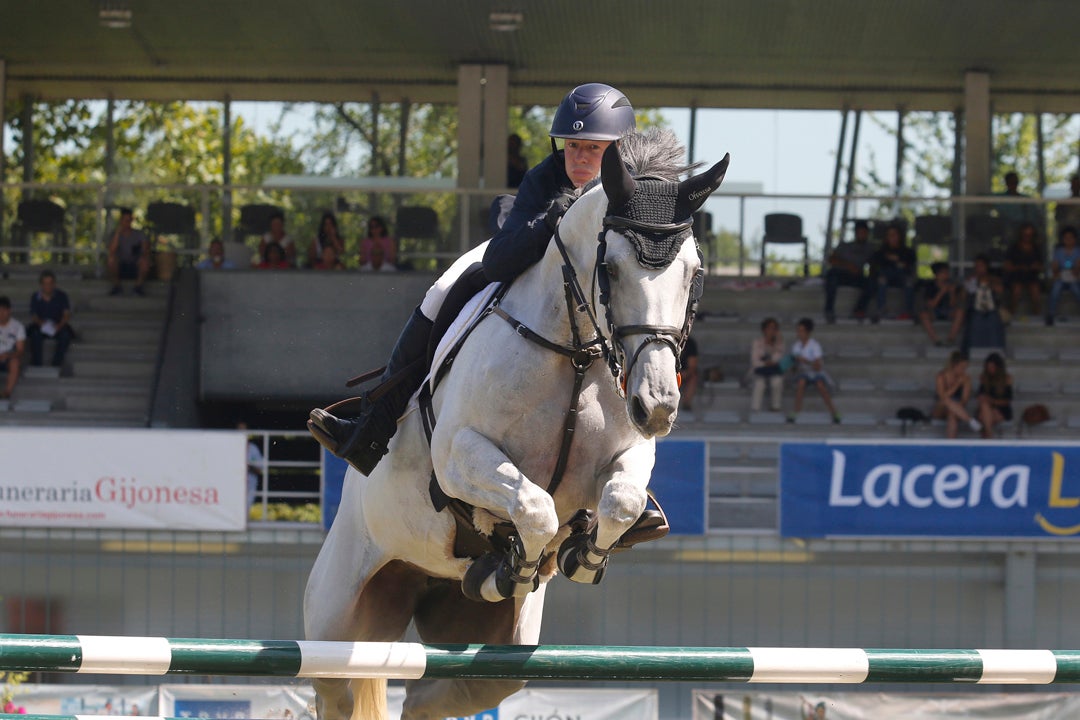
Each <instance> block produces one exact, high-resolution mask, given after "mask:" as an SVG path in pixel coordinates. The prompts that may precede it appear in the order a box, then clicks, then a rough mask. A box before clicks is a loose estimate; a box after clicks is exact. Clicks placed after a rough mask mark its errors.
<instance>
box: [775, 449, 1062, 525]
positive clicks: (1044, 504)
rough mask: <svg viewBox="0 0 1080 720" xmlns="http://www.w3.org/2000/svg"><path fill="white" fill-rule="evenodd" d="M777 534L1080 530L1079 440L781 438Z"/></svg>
mask: <svg viewBox="0 0 1080 720" xmlns="http://www.w3.org/2000/svg"><path fill="white" fill-rule="evenodd" d="M780 533H781V535H783V536H785V537H801V538H814V537H830V536H833V537H835V536H857V537H920V536H922V537H935V536H936V537H1044V538H1047V537H1067V536H1073V535H1077V534H1080V445H1064V444H1062V445H1051V444H1037V443H994V442H983V443H978V444H970V445H961V444H952V443H942V444H925V445H920V444H913V443H872V444H871V443H866V444H862V443H785V444H784V445H782V446H781V449H780Z"/></svg>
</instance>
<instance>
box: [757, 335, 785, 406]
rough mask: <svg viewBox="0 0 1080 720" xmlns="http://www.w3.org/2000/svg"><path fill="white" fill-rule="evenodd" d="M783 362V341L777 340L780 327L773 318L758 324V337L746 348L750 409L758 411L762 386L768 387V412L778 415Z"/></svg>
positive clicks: (762, 392)
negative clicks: (750, 384)
mask: <svg viewBox="0 0 1080 720" xmlns="http://www.w3.org/2000/svg"><path fill="white" fill-rule="evenodd" d="M783 358H784V340H783V338H781V337H780V323H779V322H778V321H777V319H776V318H771V317H769V318H765V319H764V320H762V321H761V337H758V338H754V342H753V343H752V344H751V345H750V380H751V382H752V383H753V385H752V386H751V391H750V392H751V394H750V409H751V410H752V411H754V412H759V411H760V410H761V401H762V400H763V399H764V397H765V386H766V385H768V386H769V409H771V410H772V411H773V412H780V401H781V398H782V396H783V394H784V371H785V370H787V367H785V363H784V362H782V361H783Z"/></svg>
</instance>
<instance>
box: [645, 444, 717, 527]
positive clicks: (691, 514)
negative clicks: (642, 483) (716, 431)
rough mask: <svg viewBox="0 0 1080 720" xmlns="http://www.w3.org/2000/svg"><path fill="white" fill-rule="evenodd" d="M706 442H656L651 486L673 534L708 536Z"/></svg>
mask: <svg viewBox="0 0 1080 720" xmlns="http://www.w3.org/2000/svg"><path fill="white" fill-rule="evenodd" d="M707 472H708V467H707V464H706V450H705V442H704V441H702V440H664V441H662V442H658V443H656V464H655V465H653V473H652V479H650V480H649V489H650V490H652V491H653V493H654V494H655V495H656V498H657V500H659V501H660V504H661V505H663V506H664V511H665V512H666V513H667V516H668V522H669V523H670V525H671V534H672V535H704V534H705V527H706V514H707V512H708V483H707V478H706V473H707Z"/></svg>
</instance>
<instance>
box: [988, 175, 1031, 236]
mask: <svg viewBox="0 0 1080 720" xmlns="http://www.w3.org/2000/svg"><path fill="white" fill-rule="evenodd" d="M1019 185H1020V176H1019V175H1017V174H1016V172H1015V171H1012V170H1010V171H1009V172H1007V173H1005V192H1003V193H998V194H999V195H1000V196H1001V197H1010V198H1026V197H1028V196H1027V195H1025V194H1024V193H1022V192H1020V191H1019V190H1018V189H1017V188H1018V187H1019ZM995 209H996V210H997V216H998V217H999V218H1001V219H1002V220H1003V221H1004V225H1005V227H1004V228H1003V231H1004V233H1005V237H1009V236H1010V235H1012V234H1013V233H1015V232H1016V231H1017V230H1018V229H1019V228H1020V226H1021V225H1022V224H1023V223H1026V222H1028V223H1031V224H1032V225H1035V226H1036V227H1039V226H1040V225H1041V224H1042V223H1040V222H1039V210H1038V208H1037V207H1036V206H1035V204H1034V203H1029V202H1024V203H1021V202H1010V203H998V204H997V205H996V207H995Z"/></svg>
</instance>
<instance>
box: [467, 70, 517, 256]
mask: <svg viewBox="0 0 1080 720" xmlns="http://www.w3.org/2000/svg"><path fill="white" fill-rule="evenodd" d="M509 75H510V73H509V69H508V68H507V67H506V66H505V65H461V66H459V67H458V179H457V186H458V187H459V188H467V189H480V188H485V189H489V190H493V191H494V190H498V189H501V188H504V187H505V186H506V136H507V134H508V121H507V116H508V114H509V110H508V107H509ZM490 202H491V197H480V196H471V199H470V198H469V197H466V196H462V198H461V202H460V203H459V208H460V210H459V216H460V217H459V232H460V237H459V249H460V250H462V251H465V250H468V249H469V248H470V247H472V246H473V245H475V244H476V243H478V242H481V241H482V240H484V239H486V237H487V227H486V225H487V223H486V220H485V219H484V218H486V217H487V207H488V205H489V204H490Z"/></svg>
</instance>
